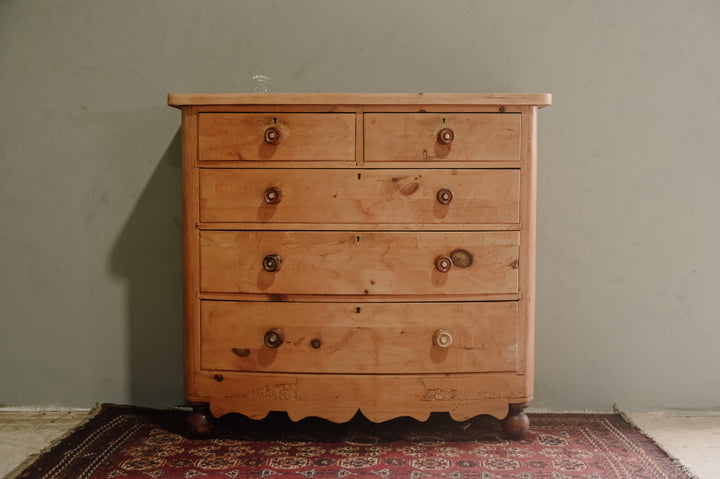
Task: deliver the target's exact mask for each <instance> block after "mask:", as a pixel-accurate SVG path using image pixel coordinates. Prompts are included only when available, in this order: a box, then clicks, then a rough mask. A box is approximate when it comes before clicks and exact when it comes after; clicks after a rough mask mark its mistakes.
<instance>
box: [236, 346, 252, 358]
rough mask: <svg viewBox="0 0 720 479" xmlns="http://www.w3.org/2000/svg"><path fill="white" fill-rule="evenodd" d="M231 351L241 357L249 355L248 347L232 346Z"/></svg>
mask: <svg viewBox="0 0 720 479" xmlns="http://www.w3.org/2000/svg"><path fill="white" fill-rule="evenodd" d="M232 352H233V353H235V354H236V355H238V356H240V357H241V358H247V357H248V356H250V350H249V349H248V348H232Z"/></svg>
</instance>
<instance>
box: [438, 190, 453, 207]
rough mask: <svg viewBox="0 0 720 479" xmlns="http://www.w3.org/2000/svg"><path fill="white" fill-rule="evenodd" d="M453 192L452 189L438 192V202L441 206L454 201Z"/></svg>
mask: <svg viewBox="0 0 720 479" xmlns="http://www.w3.org/2000/svg"><path fill="white" fill-rule="evenodd" d="M453 196H454V195H453V192H452V190H451V189H450V188H442V189H441V190H440V191H438V192H437V200H438V203H440V204H441V205H449V204H450V202H451V201H452V199H453Z"/></svg>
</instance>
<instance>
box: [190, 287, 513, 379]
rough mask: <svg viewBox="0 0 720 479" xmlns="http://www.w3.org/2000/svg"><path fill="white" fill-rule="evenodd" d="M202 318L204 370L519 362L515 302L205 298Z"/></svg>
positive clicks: (473, 367) (396, 370) (428, 369)
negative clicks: (360, 301) (384, 301)
mask: <svg viewBox="0 0 720 479" xmlns="http://www.w3.org/2000/svg"><path fill="white" fill-rule="evenodd" d="M201 321H202V328H201V333H202V335H201V337H202V341H201V342H202V344H201V355H202V356H201V365H202V368H203V369H211V370H234V371H258V372H285V373H348V374H353V373H355V374H403V373H414V374H425V373H465V372H489V371H515V370H516V369H517V362H518V346H517V345H518V337H517V336H518V305H517V302H514V301H501V302H485V303H483V302H478V303H362V304H355V303H352V304H351V303H285V302H278V303H263V302H231V301H203V302H202V320H201ZM446 343H449V344H446Z"/></svg>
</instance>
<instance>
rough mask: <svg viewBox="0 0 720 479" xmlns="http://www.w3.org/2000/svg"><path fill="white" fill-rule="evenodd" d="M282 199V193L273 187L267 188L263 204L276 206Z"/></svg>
mask: <svg viewBox="0 0 720 479" xmlns="http://www.w3.org/2000/svg"><path fill="white" fill-rule="evenodd" d="M281 199H282V193H281V192H280V190H279V189H277V188H275V187H271V188H268V189H267V190H265V203H267V204H269V205H276V204H278V203H280V200H281Z"/></svg>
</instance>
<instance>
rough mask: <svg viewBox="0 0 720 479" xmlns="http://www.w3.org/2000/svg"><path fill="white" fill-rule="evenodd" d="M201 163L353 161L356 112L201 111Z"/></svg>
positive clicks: (199, 130)
mask: <svg viewBox="0 0 720 479" xmlns="http://www.w3.org/2000/svg"><path fill="white" fill-rule="evenodd" d="M198 144H199V155H198V158H199V160H200V161H212V160H214V161H352V162H354V161H355V114H354V113H200V115H199V120H198Z"/></svg>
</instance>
